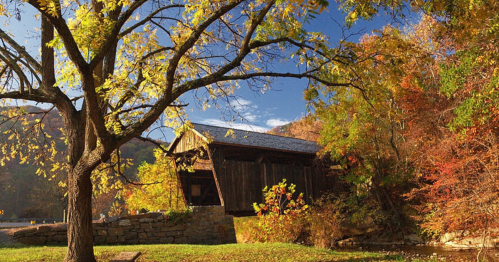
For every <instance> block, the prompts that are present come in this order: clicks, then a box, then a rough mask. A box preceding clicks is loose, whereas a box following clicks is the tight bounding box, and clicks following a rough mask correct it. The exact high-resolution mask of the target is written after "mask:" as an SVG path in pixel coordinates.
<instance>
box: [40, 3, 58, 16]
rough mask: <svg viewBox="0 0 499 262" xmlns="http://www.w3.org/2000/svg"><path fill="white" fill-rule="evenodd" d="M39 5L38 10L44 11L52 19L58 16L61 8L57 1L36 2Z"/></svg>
mask: <svg viewBox="0 0 499 262" xmlns="http://www.w3.org/2000/svg"><path fill="white" fill-rule="evenodd" d="M37 1H38V3H39V4H40V9H41V10H43V11H46V12H47V13H48V14H49V15H51V16H53V17H58V16H59V11H61V6H60V4H59V1H58V0H37Z"/></svg>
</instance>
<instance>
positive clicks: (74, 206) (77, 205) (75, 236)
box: [64, 170, 96, 262]
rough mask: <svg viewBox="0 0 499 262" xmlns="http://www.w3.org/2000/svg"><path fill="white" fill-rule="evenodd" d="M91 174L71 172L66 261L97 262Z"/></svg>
mask: <svg viewBox="0 0 499 262" xmlns="http://www.w3.org/2000/svg"><path fill="white" fill-rule="evenodd" d="M91 173H92V172H91V171H81V170H71V171H70V172H69V174H68V201H69V203H68V214H69V218H68V251H67V253H66V258H65V259H64V261H81V262H93V261H96V260H95V256H94V248H93V242H94V239H93V230H92V182H91V180H90V175H91Z"/></svg>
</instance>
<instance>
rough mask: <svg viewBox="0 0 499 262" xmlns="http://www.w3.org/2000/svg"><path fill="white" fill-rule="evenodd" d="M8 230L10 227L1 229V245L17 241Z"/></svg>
mask: <svg viewBox="0 0 499 262" xmlns="http://www.w3.org/2000/svg"><path fill="white" fill-rule="evenodd" d="M8 231H10V229H0V245H12V244H14V243H15V242H14V240H13V239H12V237H11V235H9V234H8Z"/></svg>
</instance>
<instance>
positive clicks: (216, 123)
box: [201, 118, 268, 132]
mask: <svg viewBox="0 0 499 262" xmlns="http://www.w3.org/2000/svg"><path fill="white" fill-rule="evenodd" d="M201 124H205V125H212V126H220V127H227V128H234V129H240V130H245V131H254V132H265V131H267V130H268V128H265V127H261V126H256V125H250V124H245V123H228V122H226V121H223V120H220V119H214V118H209V119H205V120H203V121H201Z"/></svg>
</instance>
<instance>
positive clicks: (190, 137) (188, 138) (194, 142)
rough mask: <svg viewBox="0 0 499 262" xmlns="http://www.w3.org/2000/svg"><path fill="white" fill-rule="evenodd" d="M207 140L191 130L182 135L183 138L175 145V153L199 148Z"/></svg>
mask: <svg viewBox="0 0 499 262" xmlns="http://www.w3.org/2000/svg"><path fill="white" fill-rule="evenodd" d="M204 143H205V141H204V140H203V138H202V137H200V136H198V135H197V134H195V133H194V132H193V131H191V130H189V131H187V132H185V133H184V134H183V135H182V138H181V139H180V141H179V142H178V144H177V145H176V146H175V148H174V151H173V153H182V152H187V151H189V150H192V149H198V148H199V147H200V146H201V145H203V144H204Z"/></svg>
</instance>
